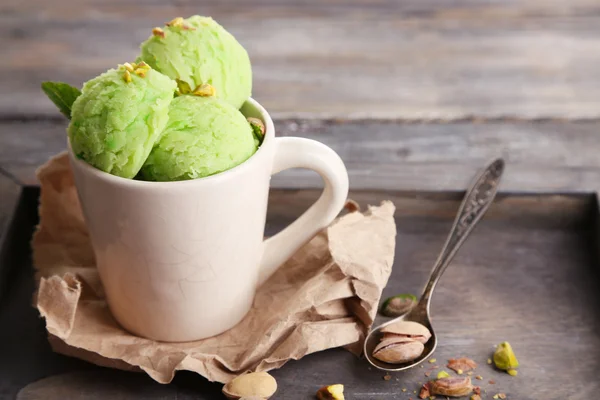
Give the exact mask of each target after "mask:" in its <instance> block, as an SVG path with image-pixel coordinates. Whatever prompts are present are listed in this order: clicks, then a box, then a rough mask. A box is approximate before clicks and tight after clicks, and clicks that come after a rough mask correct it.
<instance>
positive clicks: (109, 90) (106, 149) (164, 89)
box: [67, 63, 176, 178]
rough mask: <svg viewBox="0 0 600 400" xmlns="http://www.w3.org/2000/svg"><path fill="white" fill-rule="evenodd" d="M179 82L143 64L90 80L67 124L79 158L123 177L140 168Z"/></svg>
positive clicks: (129, 175)
mask: <svg viewBox="0 0 600 400" xmlns="http://www.w3.org/2000/svg"><path fill="white" fill-rule="evenodd" d="M175 88H176V83H175V82H174V81H173V80H172V79H170V78H169V77H167V76H165V75H163V74H161V73H160V72H158V71H155V70H153V69H152V68H150V67H149V66H147V65H145V64H139V65H138V64H133V65H132V64H128V63H126V64H124V65H122V66H120V67H119V68H117V69H111V70H108V71H107V72H105V73H103V74H102V75H100V76H98V77H96V78H94V79H92V80H90V81H88V82H86V83H85V84H84V85H83V89H82V92H81V95H80V96H79V97H78V98H77V99H76V100H75V102H74V103H73V106H72V110H71V123H70V124H69V127H68V129H67V132H68V136H69V140H70V144H71V148H72V149H73V153H74V154H75V156H76V157H78V158H80V159H82V160H84V161H86V162H87V163H88V164H91V165H93V166H94V167H96V168H98V169H100V170H102V171H105V172H108V173H110V174H113V175H117V176H120V177H123V178H133V177H134V176H135V175H136V174H137V173H138V172H139V170H140V168H141V167H142V165H143V164H144V162H145V161H146V158H147V157H148V154H150V151H151V150H152V147H153V146H154V144H155V142H156V141H157V140H158V138H159V137H160V135H161V133H162V132H163V129H164V127H165V125H166V124H167V119H168V112H169V104H170V103H171V101H172V99H173V94H174V91H175Z"/></svg>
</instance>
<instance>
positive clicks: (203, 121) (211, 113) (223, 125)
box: [141, 94, 258, 181]
mask: <svg viewBox="0 0 600 400" xmlns="http://www.w3.org/2000/svg"><path fill="white" fill-rule="evenodd" d="M257 146H258V141H257V139H256V137H255V135H254V133H253V130H252V127H251V126H250V123H249V122H248V121H247V120H246V118H245V117H244V115H243V114H242V113H241V112H240V111H239V110H238V109H236V108H235V107H233V106H232V105H231V104H229V103H228V102H226V101H225V100H223V99H220V98H217V97H212V96H196V95H189V94H185V95H180V96H179V97H176V98H175V99H174V100H173V101H172V102H171V105H170V107H169V122H168V124H167V126H166V128H165V130H164V132H163V134H162V136H161V138H160V140H159V141H158V142H157V143H156V145H155V146H154V149H153V150H152V152H151V153H150V156H149V157H148V159H147V160H146V163H145V164H144V166H143V168H142V171H141V177H142V178H143V179H145V180H152V181H177V180H187V179H196V178H201V177H205V176H210V175H214V174H216V173H219V172H222V171H226V170H228V169H231V168H233V167H235V166H237V165H239V164H241V163H242V162H244V161H246V160H247V159H248V158H249V157H250V156H252V154H254V153H255V152H256V149H257Z"/></svg>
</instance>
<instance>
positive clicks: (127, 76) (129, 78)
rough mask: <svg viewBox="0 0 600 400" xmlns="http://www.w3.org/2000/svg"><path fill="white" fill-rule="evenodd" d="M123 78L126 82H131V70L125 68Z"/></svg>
mask: <svg viewBox="0 0 600 400" xmlns="http://www.w3.org/2000/svg"><path fill="white" fill-rule="evenodd" d="M123 80H124V81H125V82H126V83H129V82H131V73H129V71H128V70H125V72H124V73H123Z"/></svg>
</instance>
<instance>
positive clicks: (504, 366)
mask: <svg viewBox="0 0 600 400" xmlns="http://www.w3.org/2000/svg"><path fill="white" fill-rule="evenodd" d="M494 364H495V365H496V367H497V368H498V369H501V370H504V371H507V372H508V371H510V370H514V369H515V368H518V367H519V361H518V360H517V357H516V356H515V353H514V352H513V349H512V347H511V346H510V344H509V343H508V342H502V343H500V344H499V345H498V347H496V351H495V352H494ZM515 372H516V371H515ZM511 375H512V374H511Z"/></svg>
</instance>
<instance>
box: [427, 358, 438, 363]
mask: <svg viewBox="0 0 600 400" xmlns="http://www.w3.org/2000/svg"><path fill="white" fill-rule="evenodd" d="M436 361H437V359H435V358H432V359H430V360H429V362H430V363H431V364H433V363H434V362H436Z"/></svg>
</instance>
